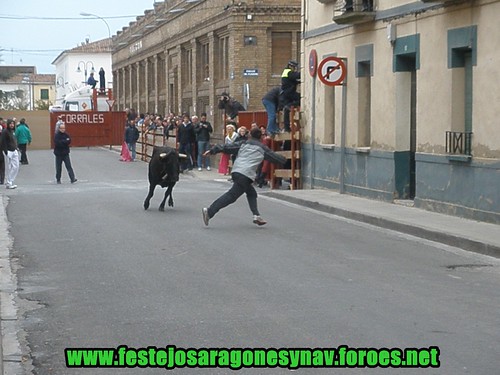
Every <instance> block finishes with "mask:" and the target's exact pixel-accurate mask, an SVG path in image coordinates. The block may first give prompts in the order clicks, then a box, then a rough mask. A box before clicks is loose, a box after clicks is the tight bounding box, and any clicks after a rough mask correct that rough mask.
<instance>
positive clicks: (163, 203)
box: [159, 186, 170, 211]
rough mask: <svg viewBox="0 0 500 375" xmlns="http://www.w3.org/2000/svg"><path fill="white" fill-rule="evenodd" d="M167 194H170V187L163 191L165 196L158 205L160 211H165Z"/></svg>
mask: <svg viewBox="0 0 500 375" xmlns="http://www.w3.org/2000/svg"><path fill="white" fill-rule="evenodd" d="M169 192H170V186H169V187H168V189H167V190H166V191H165V195H164V196H163V200H162V201H161V203H160V208H159V210H160V211H165V201H166V200H167V197H168V194H169Z"/></svg>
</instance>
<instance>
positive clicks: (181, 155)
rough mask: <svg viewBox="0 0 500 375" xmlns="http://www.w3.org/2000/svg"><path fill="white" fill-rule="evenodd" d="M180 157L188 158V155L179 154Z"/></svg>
mask: <svg viewBox="0 0 500 375" xmlns="http://www.w3.org/2000/svg"><path fill="white" fill-rule="evenodd" d="M179 157H180V158H187V157H188V156H187V155H186V154H179Z"/></svg>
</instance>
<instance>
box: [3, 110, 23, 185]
mask: <svg viewBox="0 0 500 375" xmlns="http://www.w3.org/2000/svg"><path fill="white" fill-rule="evenodd" d="M15 128H16V122H15V120H13V119H8V120H7V128H6V129H4V130H3V131H2V136H1V138H0V148H1V150H2V153H3V155H4V160H5V187H6V188H7V189H15V188H17V185H15V184H14V180H15V179H16V177H17V173H18V172H19V153H18V152H17V141H16V136H15V133H14V132H15Z"/></svg>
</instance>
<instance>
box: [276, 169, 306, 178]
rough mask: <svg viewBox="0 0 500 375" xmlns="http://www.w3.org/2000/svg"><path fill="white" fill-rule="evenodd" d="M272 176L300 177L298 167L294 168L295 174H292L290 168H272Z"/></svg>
mask: <svg viewBox="0 0 500 375" xmlns="http://www.w3.org/2000/svg"><path fill="white" fill-rule="evenodd" d="M274 177H281V178H292V177H295V178H300V169H296V170H295V176H292V170H291V169H275V170H274Z"/></svg>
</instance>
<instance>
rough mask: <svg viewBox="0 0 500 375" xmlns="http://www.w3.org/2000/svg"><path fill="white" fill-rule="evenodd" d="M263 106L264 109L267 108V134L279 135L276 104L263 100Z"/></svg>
mask: <svg viewBox="0 0 500 375" xmlns="http://www.w3.org/2000/svg"><path fill="white" fill-rule="evenodd" d="M262 104H263V105H264V108H266V112H267V129H266V130H267V132H268V133H269V134H271V133H277V132H278V126H277V125H276V111H277V108H276V104H275V103H274V102H272V101H270V100H266V99H262Z"/></svg>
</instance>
